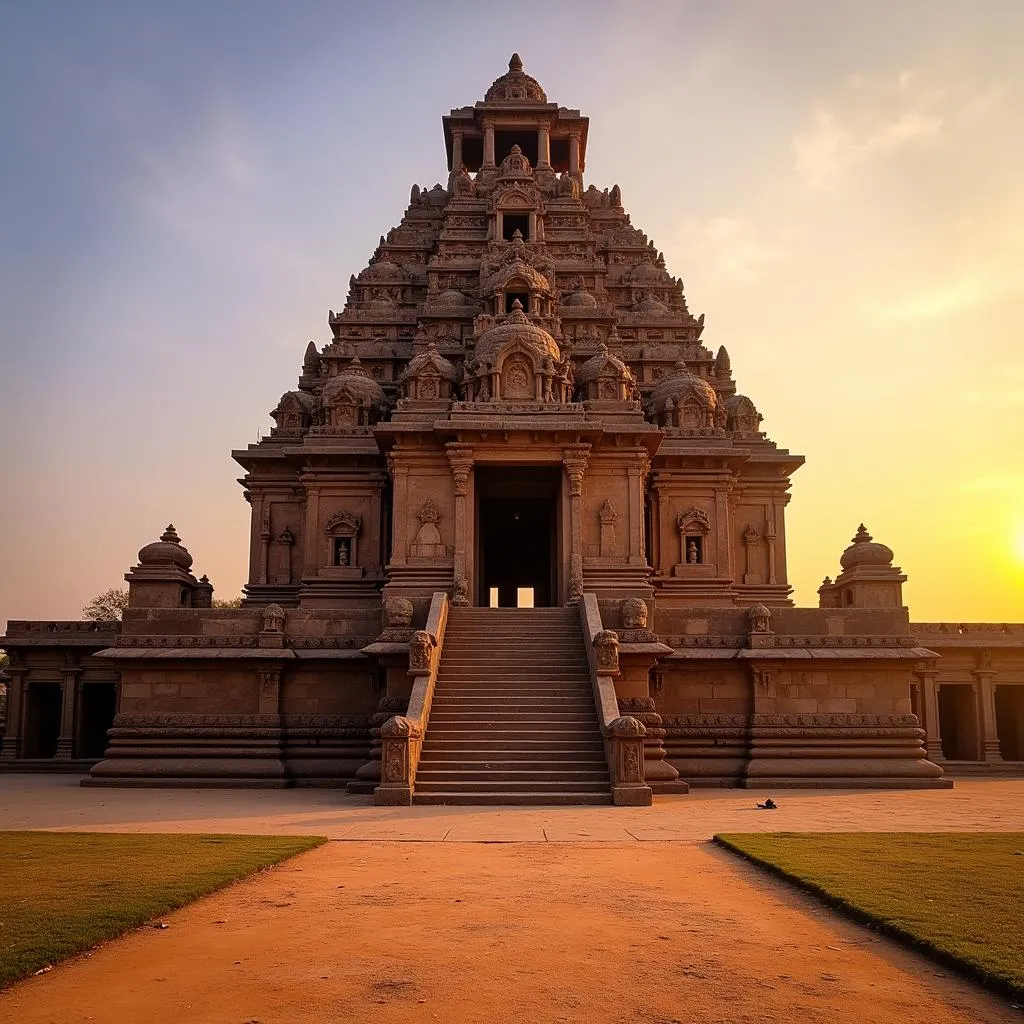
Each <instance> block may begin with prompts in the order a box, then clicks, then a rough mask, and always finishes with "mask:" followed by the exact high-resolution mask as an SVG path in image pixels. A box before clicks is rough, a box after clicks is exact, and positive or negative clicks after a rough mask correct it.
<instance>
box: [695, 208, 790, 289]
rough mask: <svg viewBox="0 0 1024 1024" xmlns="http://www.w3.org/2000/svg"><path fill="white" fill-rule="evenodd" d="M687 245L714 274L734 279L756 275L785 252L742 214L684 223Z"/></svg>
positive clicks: (710, 272)
mask: <svg viewBox="0 0 1024 1024" xmlns="http://www.w3.org/2000/svg"><path fill="white" fill-rule="evenodd" d="M683 232H684V235H685V236H686V249H687V251H688V252H690V253H692V254H694V256H695V257H696V258H697V259H698V260H699V261H700V263H701V264H702V266H703V268H704V269H705V270H706V271H707V273H708V274H709V275H710V276H714V277H719V278H727V279H729V280H733V281H749V280H751V279H753V278H756V277H757V276H758V275H759V274H760V271H761V268H762V267H763V266H764V265H765V264H767V263H770V262H772V261H774V260H777V259H779V258H780V257H782V256H783V255H784V253H785V250H784V249H783V248H782V247H781V246H780V245H771V244H769V243H767V242H764V241H763V240H762V239H761V238H759V237H758V234H757V231H756V230H755V228H754V226H753V225H752V224H751V223H750V222H749V221H746V220H743V219H742V218H738V217H712V218H710V219H709V220H705V221H689V222H688V223H687V224H685V225H684V227H683Z"/></svg>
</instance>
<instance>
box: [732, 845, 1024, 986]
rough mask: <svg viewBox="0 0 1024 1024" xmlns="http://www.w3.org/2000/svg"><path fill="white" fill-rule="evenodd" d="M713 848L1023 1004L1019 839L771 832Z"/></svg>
mask: <svg viewBox="0 0 1024 1024" xmlns="http://www.w3.org/2000/svg"><path fill="white" fill-rule="evenodd" d="M714 841H715V842H716V843H718V844H719V845H720V846H723V847H725V848H726V849H728V850H731V851H732V852H734V853H737V854H739V855H740V856H742V857H745V858H746V859H747V860H749V861H751V862H753V863H754V864H756V865H758V867H761V868H764V869H766V870H767V871H770V872H772V873H773V874H775V875H778V876H779V877H780V878H784V879H785V880H786V881H788V882H792V883H794V884H796V885H797V886H799V887H800V888H802V889H804V890H806V891H807V892H810V893H813V894H814V895H815V896H818V897H820V898H821V899H822V900H824V901H825V903H827V904H828V905H829V906H830V907H833V908H835V909H837V910H839V911H841V912H843V913H844V914H846V915H847V916H849V917H852V918H853V919H854V920H856V921H859V922H860V923H862V924H867V925H868V926H870V927H871V928H873V929H875V930H877V931H880V932H882V933H884V934H886V935H889V936H892V937H893V938H896V939H899V940H900V941H902V942H904V943H907V944H909V945H910V946H912V947H914V948H915V949H917V950H919V951H921V952H923V953H925V954H927V955H929V956H930V957H932V958H933V959H935V960H937V961H938V962H939V963H941V964H943V965H945V966H948V967H951V968H953V969H954V970H956V971H958V972H960V973H962V974H964V975H966V976H967V977H969V978H971V979H972V980H974V981H977V982H980V983H981V984H982V985H984V986H985V987H986V988H989V989H992V990H993V991H996V992H999V993H1001V994H1002V995H1006V996H1010V997H1011V998H1013V999H1015V1000H1017V1001H1021V1000H1024V833H1021V832H1002V833H976V832H972V833H925V834H917V833H903V832H899V833H888V832H886V833H879V832H871V833H865V832H856V833H836V832H816V833H815V832H810V833H806V832H800V833H798V832H776V833H756V834H746V833H744V834H729V835H716V836H715V837H714Z"/></svg>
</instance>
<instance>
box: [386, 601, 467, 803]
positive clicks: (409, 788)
mask: <svg viewBox="0 0 1024 1024" xmlns="http://www.w3.org/2000/svg"><path fill="white" fill-rule="evenodd" d="M447 625H448V595H447V594H446V593H444V592H443V591H440V590H439V591H437V592H435V594H434V596H433V597H432V598H431V601H430V611H429V612H428V613H427V624H426V627H425V628H424V629H419V630H417V631H416V632H415V633H413V635H412V638H411V639H410V640H409V675H411V676H412V677H413V682H412V693H411V694H410V695H409V709H408V710H407V711H406V713H405V714H404V715H396V716H395V717H394V718H389V719H388V720H387V721H386V722H384V723H383V725H381V727H380V738H381V769H380V778H381V781H380V785H379V786H378V787H377V788H376V789H375V790H374V791H373V799H374V803H376V804H381V805H385V806H394V805H407V804H411V803H412V794H413V791H414V790H415V788H416V770H417V768H418V767H419V763H420V752H421V751H422V749H423V737H424V735H425V734H426V731H427V722H428V720H429V719H430V706H431V704H432V703H433V701H434V686H435V684H436V682H437V669H438V666H439V665H440V663H441V648H442V646H443V645H444V631H445V628H446V627H447Z"/></svg>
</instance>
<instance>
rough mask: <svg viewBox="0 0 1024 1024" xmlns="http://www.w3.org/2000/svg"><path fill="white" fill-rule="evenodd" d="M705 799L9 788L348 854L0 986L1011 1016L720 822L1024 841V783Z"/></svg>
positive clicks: (199, 1010) (15, 804)
mask: <svg viewBox="0 0 1024 1024" xmlns="http://www.w3.org/2000/svg"><path fill="white" fill-rule="evenodd" d="M764 795H765V794H763V793H751V792H744V791H738V790H725V791H718V790H704V791H700V790H698V791H696V792H694V793H692V794H690V795H689V796H681V797H661V798H659V799H658V800H657V802H656V803H655V806H654V807H653V808H612V807H588V808H573V807H567V808H509V807H504V808H474V807H453V808H445V807H413V808H377V807H374V806H373V805H372V802H371V801H370V800H368V799H362V798H360V799H356V798H352V797H346V796H345V795H344V794H342V793H339V792H337V791H334V790H285V791H278V790H131V789H83V788H81V787H79V785H78V779H77V777H73V776H64V777H58V776H49V777H47V776H41V775H0V828H2V829H35V828H41V829H55V830H61V831H69V830H74V831H119V832H132V831H141V832H241V833H246V832H249V833H265V834H266V833H277V834H296V833H314V834H319V835H327V836H329V837H331V838H332V839H333V840H335V841H333V842H330V843H328V844H327V845H326V846H324V847H321V848H320V849H318V850H314V851H312V852H310V853H307V854H303V855H302V856H301V857H298V858H296V859H295V860H292V861H289V862H288V863H287V864H284V865H282V866H280V867H279V868H276V869H274V870H272V871H269V872H265V873H263V874H262V875H260V876H258V877H256V878H253V879H251V880H249V881H247V882H243V883H241V884H239V885H237V886H234V887H233V888H231V889H229V890H226V891H224V892H222V893H218V894H215V895H213V896H210V897H208V898H206V899H203V900H200V901H199V902H197V903H195V904H193V905H192V906H190V907H187V908H185V909H184V910H181V911H179V912H177V913H175V914H172V915H170V916H168V917H167V918H166V919H165V920H166V921H167V922H168V924H169V927H168V928H167V929H166V930H157V929H154V928H150V927H144V928H142V929H140V930H138V931H136V932H134V933H132V934H130V935H127V936H125V937H123V938H122V939H119V940H116V941H114V942H111V943H109V944H107V945H104V946H102V947H100V948H99V949H97V950H94V951H93V952H92V953H90V954H86V955H85V956H83V957H79V958H77V959H76V960H73V961H69V962H67V963H64V964H60V965H58V966H57V967H55V968H54V969H53V970H52V971H50V972H48V973H46V974H43V975H40V976H38V977H35V978H31V979H29V980H28V981H26V982H23V983H21V984H20V985H16V986H14V987H13V988H12V989H9V990H8V991H6V992H4V993H2V994H0V1021H3V1022H6V1021H12V1022H18V1024H43V1022H46V1024H77V1022H79V1021H94V1022H96V1024H104V1022H109V1024H148V1022H151V1021H152V1022H159V1024H178V1022H181V1024H257V1022H258V1024H298V1022H302V1024H319V1022H331V1024H343V1022H362V1021H374V1022H383V1024H387V1022H391V1021H395V1022H399V1021H401V1022H406V1021H412V1022H419V1021H423V1022H427V1024H432V1022H435V1021H443V1022H451V1024H464V1022H476V1021H479V1022H484V1021H486V1022H488V1024H490V1022H495V1021H500V1022H506V1021H516V1022H517V1024H518V1022H522V1024H535V1022H554V1021H568V1022H574V1024H575V1022H586V1024H604V1022H623V1024H670V1022H675V1021H678V1022H686V1024H702V1022H709V1024H710V1022H721V1024H746V1022H769V1021H775V1022H788V1021H801V1022H804V1021H809V1022H817V1021H821V1022H847V1021H851V1022H852V1021H858V1022H860V1021H864V1022H876V1021H877V1022H879V1024H882V1022H885V1024H890V1022H897V1021H898V1022H900V1024H918V1022H925V1021H927V1022H928V1024H946V1022H953V1021H956V1022H966V1021H972V1022H973V1021H976V1022H981V1021H984V1022H987V1024H988V1022H1001V1021H1015V1022H1017V1024H1020V1021H1021V1020H1022V1016H1021V1014H1020V1012H1019V1011H1018V1010H1014V1009H1013V1008H1012V1007H1011V1005H1010V1004H1009V1003H1008V1002H1006V1001H1003V1000H1001V999H998V998H996V997H992V996H989V995H987V994H986V993H985V992H983V991H982V990H981V989H979V988H977V987H976V986H974V985H973V984H971V983H969V982H965V981H961V980H958V979H957V978H956V977H955V976H953V975H952V974H951V973H950V972H948V971H946V970H945V969H942V968H939V967H936V966H935V965H933V964H932V963H930V962H929V961H927V960H924V959H923V958H920V957H918V956H916V955H915V954H912V953H910V952H907V951H905V950H903V949H901V948H900V947H897V946H896V945H894V944H893V943H891V942H889V941H888V940H885V939H879V938H877V937H875V936H873V935H872V934H871V933H870V932H869V931H867V930H865V929H863V928H861V927H859V926H857V925H854V924H851V923H848V922H846V921H844V920H842V919H841V918H839V917H837V916H836V915H835V914H833V913H832V912H830V911H828V910H827V909H825V908H824V907H822V906H821V905H819V904H817V903H816V902H815V901H813V900H811V899H810V898H809V897H805V896H803V895H802V894H800V893H798V892H796V891H795V890H793V889H792V888H790V887H789V886H787V885H785V884H784V883H782V882H779V881H777V880H775V879H772V878H770V877H768V876H766V875H763V874H761V873H760V872H758V871H757V870H756V869H754V868H753V867H751V866H750V865H748V864H746V863H745V862H743V861H741V860H739V859H738V858H736V857H734V856H733V855H731V854H729V853H726V852H725V851H722V850H719V849H717V848H715V847H712V846H710V845H709V844H708V843H707V840H708V839H709V837H710V836H711V835H712V834H713V833H714V832H721V831H756V830H769V831H771V830H791V831H811V830H834V831H849V830H864V831H964V832H974V831H1022V830H1024V780H1022V779H1016V780H1002V781H998V780H962V781H960V780H958V782H957V786H956V788H955V789H953V790H932V791H893V792H870V791H868V792H865V791H857V792H821V791H805V792H799V791H784V792H780V793H776V794H773V795H774V796H775V798H776V799H777V801H778V803H779V810H777V811H773V812H765V811H758V810H756V808H755V803H756V802H757V800H759V799H763V797H764Z"/></svg>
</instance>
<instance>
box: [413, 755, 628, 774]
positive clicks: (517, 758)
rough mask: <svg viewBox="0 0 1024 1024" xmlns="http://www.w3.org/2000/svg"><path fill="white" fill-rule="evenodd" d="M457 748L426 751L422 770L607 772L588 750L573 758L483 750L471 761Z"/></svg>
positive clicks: (598, 758)
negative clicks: (435, 751)
mask: <svg viewBox="0 0 1024 1024" xmlns="http://www.w3.org/2000/svg"><path fill="white" fill-rule="evenodd" d="M454 755H455V752H454V751H446V752H440V753H438V754H436V755H435V756H433V757H427V756H426V755H425V754H424V756H423V757H421V758H420V767H419V771H421V772H422V771H423V770H424V769H425V768H428V767H429V769H430V770H431V771H446V772H450V771H458V770H462V769H465V770H467V771H477V770H484V769H486V770H487V771H497V772H518V771H537V772H554V771H563V770H565V771H573V772H575V771H581V772H582V771H592V772H604V773H605V774H607V772H608V764H607V762H606V761H605V759H604V757H601V756H595V755H594V754H591V753H586V754H583V755H581V756H576V757H570V758H556V757H551V756H550V755H549V754H546V753H545V754H544V755H543V756H539V757H530V756H529V755H526V754H514V755H510V754H501V753H498V754H495V753H494V752H493V751H481V752H480V753H479V756H478V757H475V758H474V759H473V760H469V755H468V754H467V753H466V752H465V751H461V750H460V751H458V758H456V757H455V756H454Z"/></svg>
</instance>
